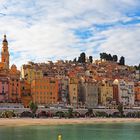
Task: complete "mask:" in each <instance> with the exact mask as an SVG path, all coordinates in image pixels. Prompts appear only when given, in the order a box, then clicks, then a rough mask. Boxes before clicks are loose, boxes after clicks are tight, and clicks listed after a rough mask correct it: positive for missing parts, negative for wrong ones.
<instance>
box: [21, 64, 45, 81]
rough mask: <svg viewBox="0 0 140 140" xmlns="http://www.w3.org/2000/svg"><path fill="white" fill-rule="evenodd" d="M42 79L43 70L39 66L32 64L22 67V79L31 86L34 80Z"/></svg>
mask: <svg viewBox="0 0 140 140" xmlns="http://www.w3.org/2000/svg"><path fill="white" fill-rule="evenodd" d="M42 77H43V73H42V70H40V69H39V68H38V67H37V66H35V65H33V64H32V63H29V64H26V65H22V67H21V78H23V79H25V80H26V81H27V82H28V83H29V84H31V82H32V81H33V80H34V79H38V78H42Z"/></svg>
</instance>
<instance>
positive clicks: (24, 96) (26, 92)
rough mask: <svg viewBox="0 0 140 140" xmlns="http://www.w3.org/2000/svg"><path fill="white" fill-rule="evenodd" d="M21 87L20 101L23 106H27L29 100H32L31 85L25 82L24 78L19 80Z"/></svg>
mask: <svg viewBox="0 0 140 140" xmlns="http://www.w3.org/2000/svg"><path fill="white" fill-rule="evenodd" d="M20 85H21V86H20V87H21V102H22V103H23V105H24V107H26V108H27V107H29V104H30V102H31V101H32V96H31V85H30V84H29V83H27V82H26V81H25V80H23V79H22V80H21V82H20Z"/></svg>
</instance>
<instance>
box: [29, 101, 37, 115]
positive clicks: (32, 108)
mask: <svg viewBox="0 0 140 140" xmlns="http://www.w3.org/2000/svg"><path fill="white" fill-rule="evenodd" d="M29 107H30V109H31V111H32V114H33V117H35V113H36V111H37V109H38V106H37V104H36V103H34V102H32V101H31V102H30V104H29Z"/></svg>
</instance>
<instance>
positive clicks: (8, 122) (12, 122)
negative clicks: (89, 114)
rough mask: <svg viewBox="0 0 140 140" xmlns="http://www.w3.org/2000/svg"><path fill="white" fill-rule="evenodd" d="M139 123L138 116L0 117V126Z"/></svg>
mask: <svg viewBox="0 0 140 140" xmlns="http://www.w3.org/2000/svg"><path fill="white" fill-rule="evenodd" d="M136 122H138V123H140V118H72V119H64V118H62V119H54V118H47V119H46V118H45V119H32V118H20V119H19V118H12V119H7V118H6V119H3V118H1V119H0V126H15V127H16V126H33V125H35V126H37V125H42V126H45V125H46V126H51V125H69V124H71V125H73V124H97V123H136Z"/></svg>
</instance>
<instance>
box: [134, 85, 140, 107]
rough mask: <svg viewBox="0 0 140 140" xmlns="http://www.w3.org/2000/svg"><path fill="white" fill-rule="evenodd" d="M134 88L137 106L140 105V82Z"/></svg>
mask: <svg viewBox="0 0 140 140" xmlns="http://www.w3.org/2000/svg"><path fill="white" fill-rule="evenodd" d="M134 86H135V87H134V92H135V104H136V105H140V82H137V83H135V85H134Z"/></svg>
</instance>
